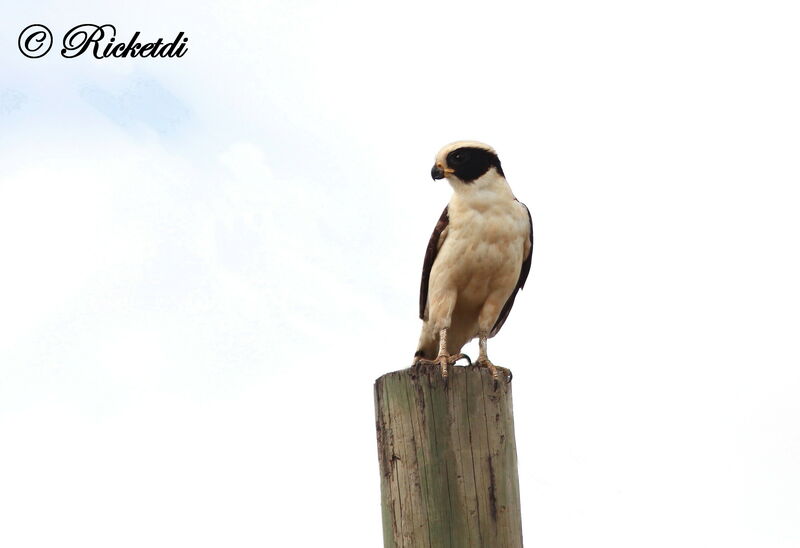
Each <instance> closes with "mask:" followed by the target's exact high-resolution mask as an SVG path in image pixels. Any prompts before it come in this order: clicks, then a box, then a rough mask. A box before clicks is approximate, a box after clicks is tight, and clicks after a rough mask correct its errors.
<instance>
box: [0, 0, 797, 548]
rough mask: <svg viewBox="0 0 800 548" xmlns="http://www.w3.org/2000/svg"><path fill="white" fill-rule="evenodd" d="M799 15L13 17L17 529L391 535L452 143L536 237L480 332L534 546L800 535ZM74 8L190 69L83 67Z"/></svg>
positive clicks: (776, 539) (7, 333) (5, 526)
mask: <svg viewBox="0 0 800 548" xmlns="http://www.w3.org/2000/svg"><path fill="white" fill-rule="evenodd" d="M799 17H800V8H798V7H797V6H796V4H795V3H793V2H789V1H766V2H754V1H749V2H748V1H742V2H721V1H712V0H699V1H692V2H689V1H681V0H678V1H672V2H647V3H643V2H632V1H620V0H614V1H610V2H603V3H598V2H588V1H578V0H575V1H566V2H564V1H560V2H555V1H547V0H542V1H535V2H531V3H526V4H522V3H516V2H514V3H504V2H498V3H493V4H491V5H489V4H486V3H477V2H466V1H461V2H427V3H421V2H406V3H403V4H383V3H377V2H353V1H342V2H336V3H331V2H289V1H284V2H241V1H238V2H237V1H233V2H225V3H223V2H219V3H189V2H176V3H169V4H166V3H163V2H149V1H143V2H137V3H135V4H133V3H131V4H127V5H124V6H123V5H118V4H109V3H106V2H76V3H71V4H70V5H66V4H59V3H54V2H33V3H27V4H24V5H23V4H22V3H15V4H13V5H9V6H5V7H4V8H3V18H2V21H0V256H2V268H1V269H0V440H2V450H0V516H2V518H0V522H2V523H1V526H0V545H2V546H8V547H14V548H16V547H50V546H65V547H69V546H81V547H82V548H85V547H95V546H96V547H100V546H103V547H105V546H120V547H125V546H137V547H138V546H143V545H147V546H153V547H160V546H184V545H186V546H188V545H191V546H197V547H212V546H237V547H249V546H327V545H339V544H346V545H348V546H358V547H374V546H379V545H380V542H381V540H380V539H381V538H382V535H381V531H380V524H381V522H380V493H379V475H378V461H377V451H376V442H375V431H374V410H373V399H372V398H373V396H372V384H373V382H374V380H375V379H376V378H377V377H379V376H380V375H382V374H384V373H386V372H389V371H393V370H397V369H402V368H404V367H406V366H408V365H409V364H410V362H411V358H412V354H413V351H414V350H415V347H414V346H415V343H416V340H417V336H418V332H419V328H420V321H419V319H418V318H417V298H418V295H417V291H418V289H419V275H420V269H421V265H422V259H423V256H424V249H425V246H426V244H427V241H428V237H429V235H430V232H431V230H432V229H433V226H434V224H435V222H436V220H437V219H438V216H439V214H440V213H441V210H442V208H443V207H444V205H445V204H446V203H447V200H448V199H449V195H450V192H451V191H450V189H449V187H448V186H447V185H446V183H445V182H443V181H436V182H434V181H431V179H430V175H429V172H430V166H431V163H432V161H433V158H434V155H435V153H436V152H437V150H438V149H439V148H440V147H441V146H443V145H444V144H446V143H449V142H451V141H455V140H460V139H477V140H481V141H484V142H487V143H489V144H491V145H492V146H493V147H494V148H495V149H496V150H497V151H498V153H499V155H500V158H501V160H502V162H503V167H504V171H505V173H506V176H507V178H508V180H509V183H510V185H511V187H512V189H513V190H514V192H515V194H516V195H517V197H518V198H519V199H520V200H521V201H523V202H525V203H526V204H527V205H528V207H529V209H530V211H531V213H532V217H533V226H534V233H535V246H534V252H533V268H532V272H531V277H530V278H529V280H528V283H527V284H526V287H525V289H524V290H523V291H522V293H521V294H520V295H519V296H518V298H517V300H516V304H515V306H514V310H513V311H512V313H511V315H510V317H509V320H508V321H507V323H506V324H505V326H504V327H503V330H502V332H501V333H500V334H499V335H498V336H497V337H496V338H495V339H492V341H490V343H489V352H490V356H492V359H493V361H494V362H495V363H497V364H499V365H502V366H505V367H509V368H511V369H512V370H513V372H514V381H513V383H514V384H513V390H514V406H515V408H514V412H515V424H516V438H517V444H518V447H517V450H518V457H519V474H520V487H521V500H522V517H523V534H524V537H525V540H526V543H527V544H528V545H531V546H541V547H546V548H557V547H584V546H614V547H615V548H620V547H640V546H650V547H674V546H685V547H707V546H727V547H733V548H738V547H742V548H744V547H754V548H755V547H758V548H773V547H774V548H778V547H781V548H783V547H796V546H798V545H800V466H798V464H799V463H800V398H798V397H797V394H798V392H799V391H800V349H799V348H798V344H797V343H798V332H800V312H798V310H800V289H798V286H799V284H798V280H800V246H798V239H799V238H800V217H799V216H798V215H797V210H798V204H800V190H799V189H798V188H799V186H798V185H800V162H798V150H800V132H798V128H800V102H798V100H797V97H800V71H798V68H797V62H796V61H797V59H796V52H797V51H799V49H798V48H799V47H800V35H798V33H797V32H796V28H797V22H798V18H799ZM87 22H92V23H96V24H104V23H110V24H114V25H115V26H116V28H117V32H118V40H124V39H126V38H127V37H130V36H131V35H132V34H133V33H134V32H136V31H139V32H140V33H141V39H142V40H144V41H153V40H155V39H157V38H159V37H163V38H165V39H172V38H173V37H174V36H176V35H177V33H178V32H184V33H185V35H186V36H188V38H189V41H188V43H187V46H188V50H187V53H186V55H185V56H183V57H181V58H173V59H143V58H138V59H113V58H112V59H94V58H91V57H87V56H82V57H79V58H76V59H65V58H63V57H61V56H60V55H59V46H60V40H61V37H63V35H64V33H65V32H66V31H67V30H69V29H70V28H72V27H73V26H75V25H78V24H81V23H87ZM32 23H41V24H45V25H47V26H48V27H49V28H50V29H51V30H52V32H53V35H54V37H55V40H56V42H55V45H54V46H53V49H52V50H51V51H50V52H49V54H48V55H47V56H45V57H42V58H40V59H29V58H26V57H24V56H23V55H22V54H21V53H20V52H19V50H18V47H17V39H18V36H19V34H20V32H21V31H22V29H24V28H25V27H27V26H28V25H30V24H32ZM466 351H467V353H470V354H477V343H476V342H472V343H470V344H469V345H468V346H467V347H466Z"/></svg>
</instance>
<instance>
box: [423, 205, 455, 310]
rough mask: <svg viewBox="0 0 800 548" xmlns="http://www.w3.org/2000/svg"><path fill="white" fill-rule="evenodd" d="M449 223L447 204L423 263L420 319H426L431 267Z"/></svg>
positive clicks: (434, 230)
mask: <svg viewBox="0 0 800 548" xmlns="http://www.w3.org/2000/svg"><path fill="white" fill-rule="evenodd" d="M449 223H450V217H449V216H448V215H447V206H445V208H444V211H442V216H441V217H439V222H437V223H436V228H434V229H433V234H431V239H430V241H429V242H428V249H426V250H425V262H424V263H423V264H422V283H421V284H420V287H419V319H421V320H424V319H425V305H427V304H428V280H430V277H431V268H432V267H433V261H435V260H436V255H437V254H438V253H439V248H440V247H441V246H442V243H441V242H440V241H439V239H440V238H441V237H442V233H443V232H444V231H445V229H446V228H447V225H448V224H449Z"/></svg>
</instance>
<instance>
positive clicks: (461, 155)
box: [447, 150, 468, 165]
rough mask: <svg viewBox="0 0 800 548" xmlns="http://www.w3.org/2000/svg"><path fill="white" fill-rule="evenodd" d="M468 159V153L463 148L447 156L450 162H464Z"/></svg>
mask: <svg viewBox="0 0 800 548" xmlns="http://www.w3.org/2000/svg"><path fill="white" fill-rule="evenodd" d="M467 159H468V155H467V153H466V152H464V151H463V150H458V151H455V152H451V153H450V155H449V156H448V157H447V162H448V163H450V164H454V165H457V164H463V163H464V162H466V161H467Z"/></svg>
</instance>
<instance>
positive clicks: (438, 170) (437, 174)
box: [431, 164, 455, 181]
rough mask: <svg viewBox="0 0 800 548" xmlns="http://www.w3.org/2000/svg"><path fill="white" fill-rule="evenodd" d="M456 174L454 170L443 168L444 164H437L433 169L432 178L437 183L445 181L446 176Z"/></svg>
mask: <svg viewBox="0 0 800 548" xmlns="http://www.w3.org/2000/svg"><path fill="white" fill-rule="evenodd" d="M453 172H455V170H454V169H450V168H448V167H445V168H443V167H442V164H436V165H435V166H433V167H432V168H431V178H432V179H433V180H434V181H435V180H437V179H444V177H445V175H450V174H451V173H453Z"/></svg>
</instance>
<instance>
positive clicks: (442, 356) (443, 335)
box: [415, 327, 472, 380]
mask: <svg viewBox="0 0 800 548" xmlns="http://www.w3.org/2000/svg"><path fill="white" fill-rule="evenodd" d="M462 358H466V360H467V361H469V362H470V365H472V360H470V359H469V356H467V355H466V354H462V353H460V352H459V353H458V354H452V355H450V354H448V353H447V328H446V327H445V328H442V329H441V330H440V331H439V356H437V358H436V359H435V360H426V359H424V358H419V359H417V360H416V362H415V363H416V364H417V365H438V366H439V367H441V370H442V378H443V379H444V380H447V375H448V374H449V372H448V367H449V366H451V365H455V363H456V362H457V361H458V360H460V359H462Z"/></svg>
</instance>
